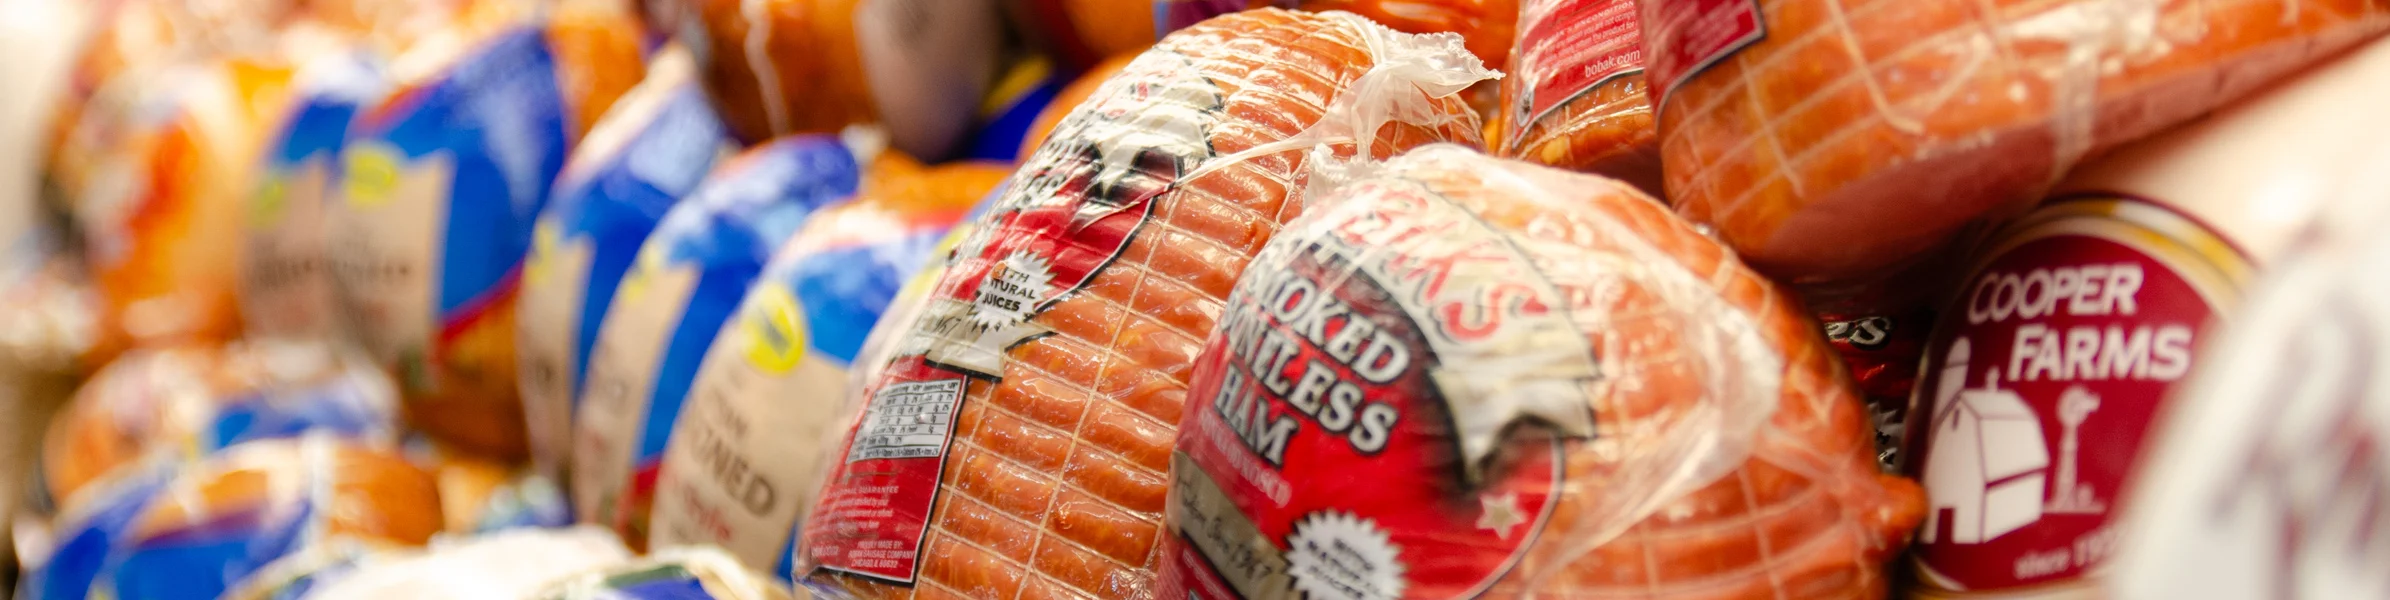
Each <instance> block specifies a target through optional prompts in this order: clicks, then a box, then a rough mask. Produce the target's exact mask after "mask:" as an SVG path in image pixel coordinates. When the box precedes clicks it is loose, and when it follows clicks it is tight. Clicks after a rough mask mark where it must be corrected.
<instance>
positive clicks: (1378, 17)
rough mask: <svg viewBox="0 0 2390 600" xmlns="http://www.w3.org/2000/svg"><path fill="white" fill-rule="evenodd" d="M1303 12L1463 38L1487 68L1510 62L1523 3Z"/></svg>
mask: <svg viewBox="0 0 2390 600" xmlns="http://www.w3.org/2000/svg"><path fill="white" fill-rule="evenodd" d="M1302 6H1303V10H1308V11H1312V12H1327V11H1331V10H1341V11H1348V12H1352V13H1354V14H1358V15H1361V16H1364V17H1369V20H1372V21H1377V22H1378V23H1379V24H1383V25H1385V26H1387V27H1392V28H1394V29H1395V30H1396V31H1403V32H1408V33H1437V32H1451V33H1458V34H1461V39H1463V40H1466V43H1467V44H1468V46H1469V53H1470V54H1475V55H1477V60H1480V61H1484V62H1485V64H1487V65H1494V66H1500V65H1504V64H1508V63H1509V61H1510V44H1511V38H1513V37H1515V36H1513V35H1512V27H1513V26H1514V25H1517V24H1518V20H1519V0H1304V2H1303V5H1302Z"/></svg>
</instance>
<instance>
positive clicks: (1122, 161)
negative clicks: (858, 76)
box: [796, 9, 1490, 598]
mask: <svg viewBox="0 0 2390 600" xmlns="http://www.w3.org/2000/svg"><path fill="white" fill-rule="evenodd" d="M1489 75H1490V73H1489V72H1487V71H1485V70H1483V69H1482V68H1479V67H1477V66H1476V60H1475V59H1474V58H1473V57H1471V56H1470V55H1469V54H1468V53H1467V51H1466V50H1465V49H1463V48H1462V47H1461V44H1460V41H1459V40H1458V39H1457V38H1452V37H1421V36H1411V35H1407V34H1400V33H1396V32H1394V31H1392V30H1388V29H1385V28H1383V27H1381V26H1378V25H1376V24H1374V23H1370V22H1368V21H1366V20H1364V19H1361V18H1359V17H1355V16H1353V15H1351V14H1346V13H1326V14H1314V13H1303V12H1292V11H1284V10H1277V9H1265V10H1257V11H1248V12H1243V13H1238V14H1235V15H1231V16H1225V17H1220V18H1217V19H1213V20H1210V21H1206V22H1204V23H1202V24H1198V25H1196V26H1194V27H1191V28H1188V29H1185V30H1181V31H1179V32H1176V33H1173V34H1171V35H1170V36H1168V37H1166V38H1164V39H1163V40H1162V41H1161V43H1159V44H1158V45H1157V46H1156V47H1155V48H1154V49H1152V50H1149V51H1147V52H1146V53H1145V54H1144V55H1142V56H1140V57H1139V58H1137V59H1136V60H1134V61H1132V62H1131V63H1129V64H1128V65H1127V66H1125V67H1124V68H1123V69H1122V71H1121V73H1120V74H1119V75H1117V76H1114V77H1113V78H1112V79H1111V80H1110V81H1108V82H1106V83H1105V84H1104V85H1103V86H1102V87H1101V88H1100V89H1098V90H1097V92H1096V93H1095V94H1094V95H1093V96H1091V97H1090V98H1089V100H1087V101H1086V102H1085V103H1082V104H1081V105H1080V106H1079V108H1078V109H1076V110H1075V111H1073V113H1072V114H1071V115H1070V116H1069V117H1066V118H1064V119H1063V121H1062V123H1061V124H1060V125H1059V126H1058V127H1057V128H1056V130H1055V132H1054V133H1053V135H1052V136H1051V137H1050V138H1049V139H1048V140H1047V141H1046V143H1045V144H1044V145H1043V146H1041V147H1039V148H1038V150H1037V152H1036V153H1035V154H1034V155H1033V156H1032V157H1031V158H1030V159H1029V161H1028V162H1027V163H1025V164H1024V165H1023V166H1022V167H1021V169H1020V170H1019V171H1018V172H1016V174H1015V175H1014V182H1013V184H1012V185H1011V187H1010V188H1009V189H1008V190H1007V191H1006V192H1005V194H1004V195H1003V196H1002V197H1000V198H999V199H998V200H997V201H996V203H995V204H994V205H993V206H992V207H991V208H990V209H989V211H988V213H987V214H986V215H985V216H983V217H981V218H980V219H979V220H978V221H977V225H976V227H975V228H974V229H973V231H972V233H971V234H970V235H969V236H968V237H967V238H966V239H965V240H964V241H963V243H962V244H961V245H960V246H959V247H958V248H957V250H956V252H955V253H954V255H953V257H951V258H950V259H949V260H948V262H947V263H946V264H947V268H946V272H945V274H944V275H943V276H942V278H941V280H940V283H939V284H938V285H937V287H936V288H935V289H934V291H932V292H931V294H930V295H929V297H928V298H927V299H926V304H925V306H924V307H923V309H922V315H921V316H920V317H918V318H917V321H916V322H915V323H914V324H913V325H912V326H910V327H909V328H907V332H906V333H905V334H903V335H902V336H901V338H900V341H899V342H898V343H897V348H896V351H895V352H894V353H893V354H894V356H895V358H894V359H892V361H891V362H890V363H889V365H888V366H887V368H886V369H885V370H884V371H883V372H882V373H881V374H880V376H879V377H878V378H877V379H875V380H874V381H873V382H872V383H871V384H870V389H869V390H867V391H866V392H864V394H865V398H866V400H865V401H864V402H863V403H862V404H863V410H862V412H861V414H860V415H859V416H857V418H856V419H857V420H856V423H855V427H854V429H853V431H852V433H850V434H849V439H848V440H847V442H846V444H844V445H842V446H840V448H841V450H842V451H841V452H839V453H837V454H835V455H834V456H832V457H830V458H831V460H833V461H835V463H834V466H832V467H831V468H830V469H829V473H830V475H829V476H828V481H826V482H825V484H824V486H823V488H822V495H821V500H820V501H819V502H818V503H816V504H815V506H814V508H813V510H812V511H811V512H810V514H809V517H808V519H807V522H806V524H805V526H804V530H803V534H802V541H801V542H800V547H799V549H798V557H797V565H796V569H797V573H798V574H800V575H801V576H803V577H805V578H807V579H808V580H809V583H811V584H812V585H814V586H816V587H818V588H822V589H830V590H838V591H843V592H845V593H848V594H853V595H856V596H862V597H872V598H888V597H899V598H901V597H914V598H1139V597H1149V596H1150V592H1151V589H1150V586H1151V582H1152V572H1153V571H1152V570H1153V568H1154V566H1155V565H1154V562H1153V561H1154V558H1155V556H1156V554H1155V553H1154V544H1155V542H1156V539H1157V536H1158V535H1159V534H1160V531H1161V511H1162V501H1163V498H1164V496H1165V491H1164V485H1165V473H1166V472H1167V471H1168V470H1169V454H1170V447H1171V445H1172V443H1173V442H1172V439H1173V436H1174V435H1175V426H1176V422H1177V420H1178V416H1179V414H1180V403H1181V401H1182V400H1183V399H1184V397H1185V390H1186V383H1185V382H1186V377H1187V375H1188V367H1189V365H1190V364H1191V363H1192V361H1193V360H1194V358H1195V354H1196V352H1198V351H1199V350H1201V349H1202V339H1203V336H1204V335H1206V334H1207V332H1209V331H1210V330H1211V328H1212V325H1213V321H1214V319H1215V317H1216V316H1217V315H1218V314H1219V311H1220V306H1221V304H1220V302H1221V298H1222V297H1223V296H1225V295H1226V294H1227V293H1228V288H1229V286H1230V285H1231V284H1232V283H1233V282H1234V280H1235V278H1236V274H1237V272H1238V271H1240V270H1242V268H1243V266H1244V265H1245V263H1246V261H1248V260H1249V259H1250V257H1251V256H1252V254H1253V252H1255V251H1257V250H1259V249H1260V248H1261V246H1262V244H1263V243H1266V242H1268V241H1269V238H1270V236H1271V234H1272V233H1274V232H1275V231H1276V230H1277V228H1278V224H1279V223H1282V222H1284V221H1285V220H1286V219H1288V218H1291V217H1293V216H1294V215H1295V214H1296V213H1297V212H1298V211H1299V210H1300V209H1301V202H1300V200H1299V198H1298V197H1297V196H1296V193H1297V191H1298V190H1300V189H1301V186H1302V184H1303V182H1304V181H1306V180H1307V178H1308V175H1306V173H1308V172H1309V170H1310V169H1311V168H1312V167H1313V166H1314V163H1319V162H1321V161H1320V160H1318V159H1317V158H1316V157H1318V156H1319V155H1320V154H1323V153H1319V152H1316V151H1317V150H1319V149H1321V146H1327V147H1332V148H1335V149H1336V153H1337V154H1344V153H1348V152H1352V151H1354V148H1352V147H1351V144H1350V143H1346V142H1349V141H1350V140H1351V139H1352V137H1353V136H1351V135H1349V134H1350V132H1355V131H1358V132H1366V133H1365V135H1364V136H1363V140H1362V141H1363V142H1364V144H1365V146H1366V150H1365V151H1366V152H1369V153H1370V155H1371V156H1375V157H1381V158H1382V157H1384V156H1388V155H1391V154H1393V153H1395V152H1397V151H1399V150H1401V149H1405V148H1411V147H1416V146H1420V145H1424V144H1428V143H1431V142H1437V141H1461V142H1467V143H1474V142H1476V141H1477V139H1478V131H1479V129H1480V126H1479V123H1478V119H1477V117H1476V116H1475V114H1474V113H1472V112H1471V111H1470V109H1469V107H1468V106H1467V105H1466V104H1464V103H1463V102H1461V101H1460V100H1459V99H1457V98H1456V97H1454V94H1457V93H1458V92H1459V91H1460V90H1461V89H1463V88H1466V87H1467V86H1468V85H1469V84H1471V83H1473V82H1475V81H1477V80H1479V79H1483V78H1485V77H1487V76H1489ZM1389 119H1392V120H1389ZM1368 134H1374V135H1368ZM1314 142H1318V143H1317V144H1315V143H1314ZM1332 142H1333V143H1334V144H1333V145H1330V143H1332ZM1306 150H1311V151H1314V152H1313V153H1309V154H1307V153H1306V152H1305V151H1306ZM1248 151H1250V152H1248ZM1330 160H1331V161H1336V160H1341V159H1330ZM933 507H934V508H933Z"/></svg>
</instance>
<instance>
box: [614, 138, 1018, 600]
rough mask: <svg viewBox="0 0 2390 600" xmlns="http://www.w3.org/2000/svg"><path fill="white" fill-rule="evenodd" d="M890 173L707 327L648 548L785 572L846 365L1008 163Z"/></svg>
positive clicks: (822, 218) (783, 252) (836, 210)
mask: <svg viewBox="0 0 2390 600" xmlns="http://www.w3.org/2000/svg"><path fill="white" fill-rule="evenodd" d="M891 170H892V169H887V168H882V169H879V171H878V172H876V173H875V174H874V177H872V178H871V179H870V180H867V181H865V182H864V185H863V190H862V191H861V192H860V193H859V194H857V195H856V197H855V199H854V200H853V201H851V202H846V203H843V204H839V205H837V206H833V207H830V208H825V209H822V211H821V212H819V213H817V214H815V215H814V216H813V218H812V219H810V220H809V221H808V222H807V223H806V225H805V228H804V229H802V230H800V231H799V232H798V234H797V235H796V236H795V237H792V238H790V240H789V242H788V244H786V245H784V246H782V247H781V248H780V250H779V251H777V252H775V253H774V254H773V256H772V262H771V264H770V265H769V266H767V267H766V268H765V269H764V274H763V276H762V277H761V278H760V279H758V280H757V281H756V284H755V287H754V288H753V289H752V290H750V291H748V292H747V295H746V298H745V299H743V300H741V301H740V304H739V308H738V311H737V313H736V314H735V315H734V316H732V318H731V319H730V320H729V321H728V322H726V323H725V324H724V325H723V328H722V332H721V334H720V335H718V336H715V337H714V340H713V344H712V347H711V348H709V349H707V350H706V352H705V359H704V361H703V364H702V366H700V367H699V368H698V371H697V378H696V381H695V382H693V383H691V384H690V386H689V393H688V403H687V405H686V406H685V407H684V408H682V409H681V412H680V418H679V419H678V420H677V422H673V423H672V424H671V427H672V436H671V439H670V441H669V442H668V443H667V444H666V446H665V449H664V454H663V459H662V470H661V471H659V473H658V475H657V481H656V483H655V520H654V524H655V526H654V528H653V529H652V530H651V531H650V532H649V533H648V535H649V536H650V537H649V540H650V542H651V545H653V546H655V547H658V548H662V547H669V546H676V545H698V544H712V545H718V546H721V547H723V548H725V549H727V550H728V551H729V552H730V553H731V554H732V555H734V556H737V557H738V558H739V559H740V560H742V561H745V562H746V564H748V565H749V566H751V567H753V568H756V569H768V571H767V572H769V573H772V574H774V575H777V576H779V577H780V578H783V579H785V578H787V577H788V573H789V568H790V566H789V560H790V557H791V552H792V550H793V545H792V543H793V542H794V541H795V540H794V539H793V536H792V534H793V533H794V531H795V529H796V526H797V524H798V523H797V522H798V519H800V518H802V517H803V516H804V514H805V511H806V509H808V508H811V505H812V499H813V496H814V488H815V486H816V485H817V484H818V483H819V482H820V481H821V480H822V475H821V469H822V467H823V466H824V465H825V464H827V461H826V460H825V458H824V457H826V456H827V455H828V454H830V453H831V452H833V451H835V448H833V446H834V445H836V444H837V442H838V440H839V438H840V437H841V436H840V435H839V434H840V433H841V429H840V428H841V427H843V426H844V425H846V423H847V420H846V419H845V416H846V415H847V414H848V411H847V408H848V404H849V403H848V401H847V399H848V394H847V383H848V380H849V378H848V372H847V371H848V366H849V365H851V364H854V363H855V362H856V360H857V356H858V355H859V354H858V353H859V352H861V351H862V348H863V344H864V339H865V336H866V335H867V334H868V333H869V332H870V330H871V328H872V324H873V323H877V322H879V321H880V316H881V314H882V313H884V312H887V311H888V310H889V309H890V303H891V301H892V299H893V298H894V297H896V294H897V290H898V288H899V287H900V286H901V285H902V284H903V283H904V282H905V280H906V278H907V277H909V276H911V275H912V274H913V273H914V272H915V271H918V270H920V269H921V267H922V265H923V264H925V263H927V262H928V261H929V260H930V259H931V257H932V256H933V252H934V251H935V250H937V249H939V245H938V244H939V240H940V239H941V238H942V237H944V236H946V235H947V231H948V229H949V228H951V227H953V226H954V224H955V223H956V222H958V221H960V220H961V219H962V218H963V216H964V215H965V213H966V212H967V211H969V210H970V209H971V207H972V204H973V203H975V202H977V201H978V200H979V199H980V198H981V197H983V196H985V195H986V194H987V193H988V190H989V189H990V188H992V187H994V186H995V185H996V184H997V182H999V181H1001V180H1003V179H1004V177H1005V175H1007V174H1008V173H1009V172H1010V169H1009V168H1007V167H1005V166H1002V165H1001V164H997V165H988V164H967V163H966V164H955V165H949V166H943V167H936V168H931V169H926V170H916V169H913V168H906V169H902V170H901V172H895V173H891V172H889V171H891ZM949 248H950V247H949Z"/></svg>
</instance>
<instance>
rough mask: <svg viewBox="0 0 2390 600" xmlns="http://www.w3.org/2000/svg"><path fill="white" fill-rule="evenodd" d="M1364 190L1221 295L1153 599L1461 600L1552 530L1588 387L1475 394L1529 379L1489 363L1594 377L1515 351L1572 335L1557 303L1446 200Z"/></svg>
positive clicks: (1576, 356)
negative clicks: (1565, 450)
mask: <svg viewBox="0 0 2390 600" xmlns="http://www.w3.org/2000/svg"><path fill="white" fill-rule="evenodd" d="M1369 192H1371V193H1372V194H1375V195H1373V196H1370V197H1371V198H1372V200H1371V201H1370V202H1369V203H1367V208H1356V205H1359V204H1363V203H1361V202H1351V203H1346V204H1345V205H1343V206H1333V207H1329V208H1326V209H1323V210H1318V211H1316V212H1318V213H1322V214H1315V215H1312V216H1310V217H1307V218H1309V219H1316V220H1315V221H1313V223H1314V224H1315V226H1314V227H1312V228H1310V229H1308V230H1305V231H1290V232H1289V233H1286V234H1283V235H1281V236H1280V238H1279V240H1278V241H1275V242H1272V244H1271V246H1270V247H1269V248H1268V249H1267V250H1265V251H1264V252H1263V253H1262V254H1261V255H1260V256H1259V257H1257V258H1256V260H1255V262H1254V266H1253V267H1251V268H1250V269H1249V270H1248V271H1247V272H1246V274H1245V275H1244V277H1243V278H1242V279H1240V280H1239V283H1238V287H1237V289H1236V291H1235V293H1234V294H1232V295H1231V296H1230V298H1229V302H1228V306H1227V309H1226V310H1225V311H1224V314H1223V316H1222V320H1221V326H1220V328H1219V331H1218V332H1217V333H1215V334H1214V336H1213V338H1212V340H1211V341H1210V344H1209V346H1208V347H1207V349H1206V352H1205V353H1204V354H1203V356H1202V357H1201V358H1200V359H1198V362H1197V364H1196V370H1195V374H1194V377H1193V379H1192V380H1191V381H1190V382H1189V387H1188V394H1187V403H1188V409H1187V416H1186V419H1185V421H1183V422H1182V423H1181V424H1180V430H1179V446H1178V453H1177V455H1176V456H1175V458H1174V460H1175V463H1174V465H1173V469H1172V477H1173V479H1174V481H1173V486H1174V487H1173V489H1172V490H1171V491H1172V499H1171V502H1170V507H1169V509H1170V515H1169V521H1170V524H1171V532H1172V534H1173V535H1170V536H1167V537H1166V539H1165V542H1164V544H1165V547H1164V549H1163V565H1162V566H1161V577H1160V579H1161V585H1160V589H1159V591H1160V592H1161V594H1160V595H1161V596H1162V597H1167V598H1187V597H1201V598H1239V597H1242V598H1256V597H1289V596H1288V594H1289V593H1290V592H1300V593H1301V594H1303V595H1304V596H1305V597H1309V598H1333V599H1356V600H1358V599H1389V600H1390V599H1395V598H1458V597H1471V596H1474V595H1476V594H1478V593H1480V592H1482V591H1484V589H1485V588H1486V587H1487V586H1489V585H1491V584H1492V583H1493V582H1494V581H1495V580H1496V579H1498V578H1500V577H1501V576H1502V575H1503V574H1504V573H1506V572H1508V571H1509V570H1510V569H1511V568H1512V567H1513V566H1514V565H1515V564H1516V562H1517V561H1518V557H1519V555H1520V554H1521V553H1522V551H1523V550H1524V549H1525V548H1527V547H1529V546H1530V545H1531V544H1532V542H1533V540H1534V539H1535V538H1536V536H1537V535H1538V534H1539V533H1540V532H1541V531H1542V528H1543V524H1544V522H1545V521H1546V520H1547V519H1548V518H1549V517H1550V515H1551V511H1552V508H1553V499H1554V498H1553V491H1554V490H1555V489H1557V488H1558V487H1559V485H1560V480H1561V472H1560V470H1559V468H1560V464H1561V463H1560V451H1561V448H1562V444H1563V443H1564V440H1566V439H1570V438H1576V437H1583V436H1589V435H1590V423H1591V415H1590V412H1589V411H1590V408H1589V406H1590V403H1589V402H1588V401H1587V400H1586V399H1584V398H1583V397H1581V396H1569V395H1568V392H1576V393H1581V389H1582V388H1581V386H1579V385H1561V386H1556V387H1558V388H1560V389H1562V390H1563V392H1561V393H1550V394H1542V395H1538V396H1536V397H1534V398H1524V397H1523V396H1518V395H1513V396H1505V397H1502V398H1499V399H1498V400H1497V399H1493V398H1490V397H1489V396H1488V395H1486V394H1485V393H1484V392H1483V391H1482V390H1483V389H1484V388H1482V387H1473V383H1474V382H1475V380H1473V379H1472V378H1482V377H1484V376H1485V375H1484V374H1486V373H1516V372H1521V370H1500V369H1495V368H1491V367H1488V366H1487V365H1486V364H1484V363H1483V362H1482V361H1484V360H1495V359H1499V358H1507V360H1509V363H1510V364H1511V366H1512V367H1514V368H1515V367H1518V366H1519V364H1520V363H1537V362H1538V361H1544V362H1548V363H1550V364H1551V365H1557V366H1556V367H1554V368H1553V369H1551V370H1546V371H1541V372H1546V373H1548V372H1562V373H1570V374H1574V375H1571V376H1569V377H1581V378H1584V379H1590V378H1592V377H1595V376H1596V373H1597V372H1598V371H1597V369H1598V367H1597V366H1596V365H1595V363H1594V362H1593V359H1592V355H1591V351H1590V350H1589V349H1586V348H1584V347H1582V346H1578V347H1573V348H1572V347H1568V344H1570V343H1574V342H1572V341H1571V340H1575V339H1581V338H1571V337H1570V336H1558V338H1557V339H1559V340H1561V342H1560V343H1558V344H1554V343H1553V342H1552V341H1550V340H1552V339H1554V338H1553V337H1552V336H1542V337H1538V338H1533V339H1530V338H1529V337H1527V336H1525V335H1524V334H1525V332H1529V331H1550V330H1551V329H1552V328H1555V327H1559V328H1567V327H1571V325H1569V324H1568V321H1567V320H1566V318H1565V315H1564V314H1563V313H1562V307H1563V306H1565V304H1564V301H1563V300H1562V298H1561V297H1560V295H1559V294H1558V293H1557V292H1556V291H1555V290H1554V288H1552V287H1551V285H1550V284H1549V283H1548V282H1545V281H1543V280H1542V279H1541V278H1540V275H1538V274H1537V273H1536V271H1535V270H1534V268H1533V267H1532V266H1531V264H1530V263H1529V262H1527V261H1525V260H1524V258H1523V257H1520V256H1518V255H1517V254H1515V249H1514V246H1512V245H1510V244H1509V243H1508V242H1506V241H1505V239H1504V238H1503V237H1501V235H1500V234H1498V233H1496V232H1494V231H1492V230H1490V229H1487V228H1485V226H1484V225H1483V224H1481V223H1478V222H1477V221H1475V219H1474V218H1473V217H1470V216H1468V215H1466V213H1463V212H1460V211H1459V209H1457V208H1456V207H1453V206H1452V205H1450V204H1449V203H1448V202H1446V201H1443V200H1441V199H1437V198H1432V197H1431V196H1429V195H1427V194H1426V193H1425V192H1424V190H1417V189H1412V188H1402V187H1394V188H1374V187H1373V188H1371V189H1370V190H1369ZM1387 240H1393V241H1387ZM1403 240H1412V241H1416V240H1436V241H1438V242H1439V243H1437V244H1423V245H1419V246H1412V245H1410V244H1411V243H1413V242H1411V241H1403ZM1442 242H1450V243H1442ZM1489 297H1491V298H1501V299H1504V300H1505V301H1502V302H1485V301H1482V300H1478V301H1463V300H1462V299H1473V298H1474V299H1482V298H1489ZM1472 306H1473V307H1478V308H1474V309H1472V308H1466V307H1472ZM1536 344H1543V346H1536ZM1522 346H1533V348H1531V350H1535V351H1536V352H1526V351H1522V350H1521V347H1522ZM1489 347H1500V348H1506V349H1508V350H1509V352H1508V353H1501V352H1488V351H1486V350H1485V349H1486V348H1489ZM1571 367H1574V368H1573V369H1572V368H1571ZM1528 372H1535V371H1528ZM1517 379H1518V378H1516V377H1511V378H1508V379H1506V381H1512V382H1513V383H1516V381H1515V380H1517ZM1522 385H1524V384H1522ZM1569 411H1574V412H1569ZM1530 415H1532V416H1530ZM1472 432H1474V433H1472ZM1473 435H1474V436H1475V437H1472V436H1473Z"/></svg>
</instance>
